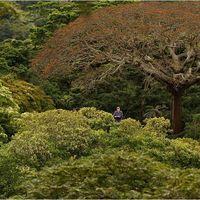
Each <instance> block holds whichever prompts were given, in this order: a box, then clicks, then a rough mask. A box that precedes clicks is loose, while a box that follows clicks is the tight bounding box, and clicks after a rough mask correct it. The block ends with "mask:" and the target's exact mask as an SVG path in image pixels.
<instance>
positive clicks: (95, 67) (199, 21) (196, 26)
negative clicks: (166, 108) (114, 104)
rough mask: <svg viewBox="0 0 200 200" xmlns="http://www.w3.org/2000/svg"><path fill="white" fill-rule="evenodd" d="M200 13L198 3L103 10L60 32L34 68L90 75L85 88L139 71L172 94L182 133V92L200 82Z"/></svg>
mask: <svg viewBox="0 0 200 200" xmlns="http://www.w3.org/2000/svg"><path fill="white" fill-rule="evenodd" d="M199 10H200V4H199V3H198V2H196V3H195V2H184V3H183V2H171V3H167V2H162V3H161V2H160V3H159V2H151V3H146V2H145V3H132V4H127V5H121V6H111V7H109V8H103V9H100V10H98V11H97V12H94V13H92V14H91V15H89V16H83V17H80V18H79V19H77V20H76V21H74V22H73V23H71V24H69V25H68V26H66V27H64V28H62V29H60V30H58V31H57V32H56V33H55V34H54V37H52V39H50V40H49V41H48V42H47V44H46V45H45V47H44V48H43V50H42V51H41V52H40V53H39V54H38V56H37V57H36V58H35V59H34V60H33V62H32V66H33V67H32V68H33V70H35V71H36V72H37V73H39V74H41V75H42V76H43V77H46V78H52V77H54V78H56V77H67V76H69V75H71V74H75V73H76V72H77V71H79V72H85V71H86V72H88V78H87V81H86V82H82V84H86V85H87V86H88V87H93V86H94V85H95V82H99V81H101V80H103V79H104V78H106V77H107V76H112V75H114V74H116V73H119V72H120V71H122V70H123V68H124V67H125V66H132V67H133V68H137V69H140V70H141V71H142V72H143V73H144V74H146V75H147V76H152V77H153V78H155V79H156V80H158V81H159V82H161V83H163V85H164V86H166V88H167V89H168V91H169V92H170V93H171V95H172V99H173V103H172V122H173V129H174V132H175V133H179V132H180V131H181V96H182V94H183V91H184V90H185V89H186V88H188V87H190V86H191V85H194V84H196V83H199V82H200V40H199V39H200V14H199ZM100 66H101V67H100ZM133 78H134V77H133Z"/></svg>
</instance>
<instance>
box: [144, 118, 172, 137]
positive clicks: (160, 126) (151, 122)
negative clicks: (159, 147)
mask: <svg viewBox="0 0 200 200" xmlns="http://www.w3.org/2000/svg"><path fill="white" fill-rule="evenodd" d="M144 122H145V123H146V125H145V127H144V129H145V130H147V131H151V132H152V131H154V132H156V133H158V134H166V133H167V132H168V131H169V128H170V121H169V119H165V118H164V117H159V118H157V117H154V118H147V119H145V120H144Z"/></svg>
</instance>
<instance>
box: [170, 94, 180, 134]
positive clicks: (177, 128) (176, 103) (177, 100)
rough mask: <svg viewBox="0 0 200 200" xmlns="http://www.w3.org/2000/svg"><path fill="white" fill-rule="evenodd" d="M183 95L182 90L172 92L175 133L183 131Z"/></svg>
mask: <svg viewBox="0 0 200 200" xmlns="http://www.w3.org/2000/svg"><path fill="white" fill-rule="evenodd" d="M181 96H182V92H181V91H174V92H173V93H172V97H173V101H172V126H173V131H174V133H175V134H178V133H180V132H181V131H182V116H181Z"/></svg>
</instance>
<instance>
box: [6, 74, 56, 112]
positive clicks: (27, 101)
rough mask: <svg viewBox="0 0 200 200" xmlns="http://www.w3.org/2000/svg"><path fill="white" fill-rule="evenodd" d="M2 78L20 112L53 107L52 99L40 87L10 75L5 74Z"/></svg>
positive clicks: (39, 110)
mask: <svg viewBox="0 0 200 200" xmlns="http://www.w3.org/2000/svg"><path fill="white" fill-rule="evenodd" d="M2 80H3V81H4V85H5V86H6V87H7V88H9V90H10V91H11V92H12V97H13V99H14V101H15V102H16V103H17V104H18V105H19V107H20V111H21V112H32V111H38V112H41V111H45V110H49V109H53V108H54V103H53V101H52V99H51V98H50V97H49V96H47V95H46V94H45V93H44V91H43V90H42V89H41V88H40V87H37V86H34V85H32V84H30V83H28V82H26V81H22V80H19V79H16V78H14V77H12V76H5V77H3V78H2Z"/></svg>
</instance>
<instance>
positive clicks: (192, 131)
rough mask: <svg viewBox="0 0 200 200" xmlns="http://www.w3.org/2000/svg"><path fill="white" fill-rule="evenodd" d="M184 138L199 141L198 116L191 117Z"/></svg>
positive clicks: (199, 124) (199, 120)
mask: <svg viewBox="0 0 200 200" xmlns="http://www.w3.org/2000/svg"><path fill="white" fill-rule="evenodd" d="M184 136H185V137H189V138H193V139H196V140H200V114H196V115H194V116H193V120H192V121H191V122H190V123H188V124H187V126H186V130H185V135H184Z"/></svg>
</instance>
